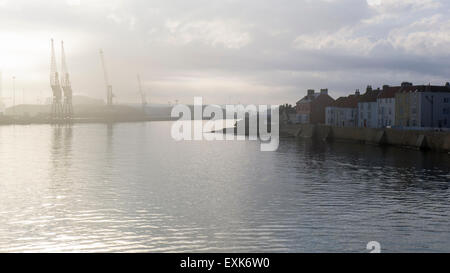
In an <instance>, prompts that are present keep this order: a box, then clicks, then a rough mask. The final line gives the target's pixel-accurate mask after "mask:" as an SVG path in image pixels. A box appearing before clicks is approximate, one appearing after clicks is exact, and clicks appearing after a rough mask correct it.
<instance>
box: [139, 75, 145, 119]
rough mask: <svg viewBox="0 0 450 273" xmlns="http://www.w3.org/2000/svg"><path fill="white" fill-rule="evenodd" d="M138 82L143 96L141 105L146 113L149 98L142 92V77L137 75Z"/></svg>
mask: <svg viewBox="0 0 450 273" xmlns="http://www.w3.org/2000/svg"><path fill="white" fill-rule="evenodd" d="M137 80H138V85H139V93H140V95H141V103H142V111H143V112H144V113H145V109H146V107H147V96H146V94H145V92H144V91H143V90H142V83H141V77H140V76H139V74H137Z"/></svg>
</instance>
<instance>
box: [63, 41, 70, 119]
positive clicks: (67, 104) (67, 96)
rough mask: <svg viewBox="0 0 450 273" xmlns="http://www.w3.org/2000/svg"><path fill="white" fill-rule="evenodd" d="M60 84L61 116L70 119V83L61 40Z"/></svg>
mask: <svg viewBox="0 0 450 273" xmlns="http://www.w3.org/2000/svg"><path fill="white" fill-rule="evenodd" d="M61 73H62V75H61V85H62V89H63V91H64V103H63V116H64V118H67V119H71V118H72V116H73V105H72V93H73V92H72V84H71V83H70V77H69V72H68V70H67V64H66V54H65V52H64V42H63V41H61Z"/></svg>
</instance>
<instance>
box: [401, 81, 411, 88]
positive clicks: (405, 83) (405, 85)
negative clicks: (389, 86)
mask: <svg viewBox="0 0 450 273" xmlns="http://www.w3.org/2000/svg"><path fill="white" fill-rule="evenodd" d="M407 86H413V84H412V82H402V87H407Z"/></svg>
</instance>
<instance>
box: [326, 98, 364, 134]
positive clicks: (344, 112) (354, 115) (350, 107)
mask: <svg viewBox="0 0 450 273" xmlns="http://www.w3.org/2000/svg"><path fill="white" fill-rule="evenodd" d="M359 97H360V92H359V90H356V92H355V94H354V95H350V96H348V97H340V98H338V99H337V100H336V101H334V102H333V104H332V105H331V106H328V107H326V109H325V121H326V124H327V125H330V126H334V127H357V125H358V100H359Z"/></svg>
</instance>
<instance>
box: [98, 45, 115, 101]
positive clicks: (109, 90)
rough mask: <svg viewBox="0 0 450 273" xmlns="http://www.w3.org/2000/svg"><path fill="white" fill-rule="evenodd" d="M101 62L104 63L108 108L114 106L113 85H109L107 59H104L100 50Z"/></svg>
mask: <svg viewBox="0 0 450 273" xmlns="http://www.w3.org/2000/svg"><path fill="white" fill-rule="evenodd" d="M100 61H101V62H102V68H103V75H104V77H105V85H106V104H107V105H108V106H112V104H113V97H114V95H113V92H112V85H111V84H110V83H109V79H108V72H107V71H106V65H105V58H104V57H103V50H101V49H100Z"/></svg>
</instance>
